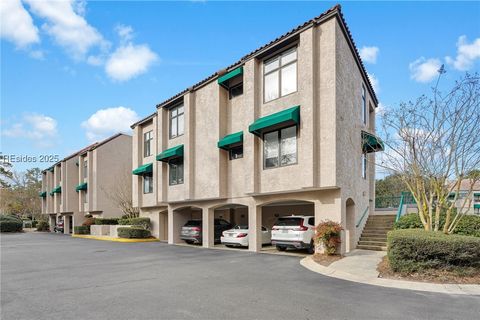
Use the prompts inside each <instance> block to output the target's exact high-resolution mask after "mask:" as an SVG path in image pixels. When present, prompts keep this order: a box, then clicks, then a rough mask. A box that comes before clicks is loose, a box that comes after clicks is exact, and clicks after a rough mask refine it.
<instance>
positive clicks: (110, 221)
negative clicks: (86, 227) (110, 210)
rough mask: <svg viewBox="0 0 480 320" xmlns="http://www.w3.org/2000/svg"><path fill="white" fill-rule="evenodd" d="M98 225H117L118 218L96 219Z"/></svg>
mask: <svg viewBox="0 0 480 320" xmlns="http://www.w3.org/2000/svg"><path fill="white" fill-rule="evenodd" d="M95 224H96V225H116V224H118V218H95Z"/></svg>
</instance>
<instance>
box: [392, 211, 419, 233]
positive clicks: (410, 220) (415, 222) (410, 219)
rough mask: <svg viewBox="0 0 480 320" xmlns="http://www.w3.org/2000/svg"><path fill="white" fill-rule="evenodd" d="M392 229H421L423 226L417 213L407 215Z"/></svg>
mask: <svg viewBox="0 0 480 320" xmlns="http://www.w3.org/2000/svg"><path fill="white" fill-rule="evenodd" d="M393 228H394V229H422V228H423V224H422V221H421V220H420V217H419V216H418V214H417V213H407V214H405V215H403V216H401V217H400V219H398V221H396V222H395V224H394V225H393Z"/></svg>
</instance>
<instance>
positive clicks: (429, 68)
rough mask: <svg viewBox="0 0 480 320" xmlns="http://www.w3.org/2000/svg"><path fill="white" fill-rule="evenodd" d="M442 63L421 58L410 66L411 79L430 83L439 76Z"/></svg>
mask: <svg viewBox="0 0 480 320" xmlns="http://www.w3.org/2000/svg"><path fill="white" fill-rule="evenodd" d="M441 65H442V63H441V62H440V60H439V59H428V60H427V59H425V58H424V57H421V58H419V59H417V60H415V61H414V62H412V63H410V65H409V66H408V67H409V69H410V78H411V79H413V80H415V81H418V82H430V81H432V80H433V79H434V78H435V77H437V76H438V69H440V67H441Z"/></svg>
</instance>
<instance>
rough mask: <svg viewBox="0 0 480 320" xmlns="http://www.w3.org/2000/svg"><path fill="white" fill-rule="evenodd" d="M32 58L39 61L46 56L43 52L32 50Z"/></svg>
mask: <svg viewBox="0 0 480 320" xmlns="http://www.w3.org/2000/svg"><path fill="white" fill-rule="evenodd" d="M29 54H30V57H32V58H34V59H37V60H43V59H44V58H45V54H44V53H43V51H42V50H32V51H30V53H29Z"/></svg>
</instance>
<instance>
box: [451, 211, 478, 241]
mask: <svg viewBox="0 0 480 320" xmlns="http://www.w3.org/2000/svg"><path fill="white" fill-rule="evenodd" d="M453 233H455V234H461V235H464V236H474V237H480V216H471V215H468V216H463V217H462V219H461V220H460V222H459V223H458V225H457V227H456V228H455V230H453Z"/></svg>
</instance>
